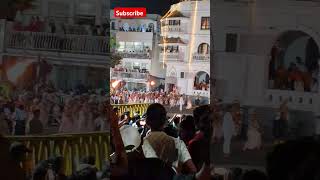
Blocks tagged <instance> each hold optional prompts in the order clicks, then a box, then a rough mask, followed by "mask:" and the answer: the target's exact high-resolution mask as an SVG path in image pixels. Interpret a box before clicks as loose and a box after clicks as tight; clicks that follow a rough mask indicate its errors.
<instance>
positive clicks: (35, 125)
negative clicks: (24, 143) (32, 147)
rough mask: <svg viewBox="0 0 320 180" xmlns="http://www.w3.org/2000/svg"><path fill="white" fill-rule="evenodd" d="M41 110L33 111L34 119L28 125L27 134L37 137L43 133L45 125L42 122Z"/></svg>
mask: <svg viewBox="0 0 320 180" xmlns="http://www.w3.org/2000/svg"><path fill="white" fill-rule="evenodd" d="M39 117H40V110H38V109H37V110H34V111H33V118H32V119H31V120H30V121H29V122H28V124H27V130H26V134H29V135H35V134H42V133H43V124H42V122H41V121H40V118H39Z"/></svg>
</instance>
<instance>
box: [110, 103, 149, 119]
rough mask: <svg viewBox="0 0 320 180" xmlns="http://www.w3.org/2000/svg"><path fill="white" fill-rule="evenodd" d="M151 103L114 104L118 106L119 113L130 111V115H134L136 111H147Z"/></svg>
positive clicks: (141, 112) (115, 106) (140, 112)
mask: <svg viewBox="0 0 320 180" xmlns="http://www.w3.org/2000/svg"><path fill="white" fill-rule="evenodd" d="M149 105H150V104H147V103H141V104H113V105H112V106H113V107H114V108H118V110H119V111H118V112H119V114H123V113H124V112H127V111H129V112H130V116H131V117H132V116H133V114H134V113H135V112H139V114H140V115H142V114H143V113H144V112H146V111H147V108H148V106H149Z"/></svg>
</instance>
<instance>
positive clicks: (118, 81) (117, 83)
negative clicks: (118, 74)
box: [111, 80, 121, 88]
mask: <svg viewBox="0 0 320 180" xmlns="http://www.w3.org/2000/svg"><path fill="white" fill-rule="evenodd" d="M120 82H121V81H120V80H117V81H114V82H113V83H112V84H111V86H112V88H116V87H117V86H118V85H119V84H120Z"/></svg>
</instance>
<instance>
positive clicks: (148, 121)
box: [0, 102, 320, 180]
mask: <svg viewBox="0 0 320 180" xmlns="http://www.w3.org/2000/svg"><path fill="white" fill-rule="evenodd" d="M101 109H104V110H105V111H104V114H103V115H102V116H101V118H102V119H105V121H107V119H108V122H109V124H110V129H111V133H112V136H111V139H112V141H111V149H112V151H113V152H114V153H113V154H111V155H110V157H109V158H108V157H106V159H105V160H106V162H105V168H103V169H102V171H98V170H97V168H96V167H95V157H85V158H84V159H83V160H82V161H81V162H80V164H79V165H78V168H77V170H75V171H74V172H73V173H72V175H71V176H69V177H67V176H66V175H65V174H64V171H63V170H64V167H63V166H62V164H63V163H62V162H63V157H53V158H49V159H48V160H45V161H41V162H39V164H38V165H37V166H36V168H35V169H33V170H32V173H31V174H29V179H34V180H35V179H50V180H51V179H54V180H56V179H72V180H80V179H81V180H82V179H86V180H98V179H108V178H111V179H137V180H138V179H139V180H140V179H141V180H147V179H148V180H149V179H155V180H158V179H159V180H177V179H184V180H188V179H190V180H198V179H199V180H208V179H211V180H213V179H214V180H219V179H225V178H226V177H228V179H231V180H252V179H259V180H260V179H261V180H267V179H268V180H289V179H290V180H292V179H293V180H304V179H315V177H318V175H319V172H320V171H319V169H318V168H317V167H318V162H319V160H320V156H319V154H320V144H319V143H318V142H317V141H316V140H315V139H313V138H308V139H302V140H287V141H284V142H281V143H279V144H277V145H276V146H275V147H274V149H273V150H272V151H271V152H270V153H269V154H268V155H267V157H266V162H267V165H266V173H265V172H262V171H259V170H244V169H238V168H236V169H227V168H225V172H221V168H216V167H215V164H214V161H212V157H211V156H210V154H211V153H212V152H211V150H210V149H211V148H210V147H211V146H212V141H214V142H216V141H221V140H223V141H224V145H223V152H224V153H225V158H229V155H230V153H231V151H230V143H231V140H232V138H233V137H234V136H237V135H238V134H239V131H240V129H241V128H240V127H241V120H240V118H241V117H240V116H239V113H240V112H239V102H234V103H233V104H231V105H227V106H226V108H223V106H222V104H219V103H216V102H215V104H213V105H212V106H211V105H201V106H197V107H196V108H195V109H194V110H193V114H192V115H175V116H173V117H168V115H167V111H166V108H165V107H164V106H163V105H161V104H159V103H153V104H151V105H149V107H148V109H147V110H146V112H145V113H144V114H143V115H142V116H140V115H139V114H135V115H134V117H130V113H128V112H125V113H124V114H119V113H118V109H117V108H112V107H111V106H110V105H108V104H103V105H102V106H101ZM278 114H279V117H278V118H277V120H276V121H278V122H279V123H277V126H276V127H277V128H276V129H278V130H277V131H279V132H277V133H276V134H275V138H276V139H279V140H282V138H283V137H284V136H285V135H284V133H283V129H285V125H284V124H283V123H285V121H286V120H287V119H288V108H287V105H286V102H284V103H283V104H281V106H280V108H279V112H278ZM250 115H251V116H250V123H249V129H248V131H247V136H248V137H247V142H246V143H245V144H244V145H243V150H247V149H255V148H260V147H261V133H262V132H261V131H260V129H261V128H260V125H259V121H258V120H257V112H256V111H255V110H252V111H251V112H250ZM280 122H283V123H280ZM1 144H3V138H2V139H1ZM6 144H8V143H6ZM2 149H4V148H2ZM8 149H9V151H8V153H9V155H8V156H6V157H5V158H6V159H7V160H8V162H9V161H10V163H8V164H7V166H8V167H9V166H10V168H11V171H10V172H12V171H16V172H17V173H11V174H6V173H1V174H0V177H6V178H4V179H8V177H11V178H9V179H12V177H13V176H16V178H14V179H19V178H18V177H17V175H19V171H20V170H21V169H20V168H19V163H21V161H23V159H21V157H23V154H22V155H21V153H26V152H30V150H28V149H27V148H26V147H24V145H22V144H21V143H20V144H19V143H18V144H17V143H13V144H12V145H11V147H10V148H8ZM293 149H294V151H293ZM21 151H22V152H21ZM4 152H5V151H1V153H4ZM17 152H19V153H20V155H18V154H17ZM2 156H3V155H2V154H1V157H2ZM12 166H15V167H14V168H13V167H12ZM8 167H2V168H1V169H5V168H8ZM19 169H20V170H19ZM6 175H7V176H6ZM20 179H23V178H20Z"/></svg>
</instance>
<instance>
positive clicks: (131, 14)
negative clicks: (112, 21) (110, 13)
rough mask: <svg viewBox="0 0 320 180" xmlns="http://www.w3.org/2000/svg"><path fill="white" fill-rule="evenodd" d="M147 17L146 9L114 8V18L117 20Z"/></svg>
mask: <svg viewBox="0 0 320 180" xmlns="http://www.w3.org/2000/svg"><path fill="white" fill-rule="evenodd" d="M146 16H147V9H146V8H114V17H116V18H143V17H146Z"/></svg>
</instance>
